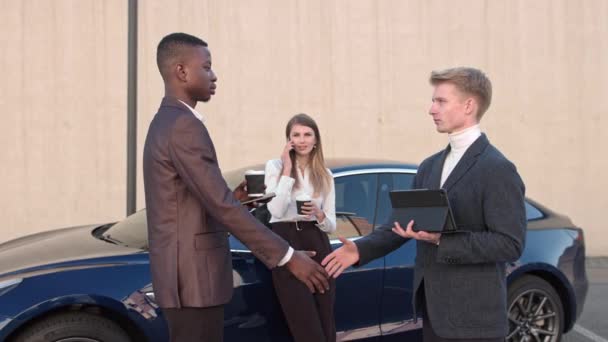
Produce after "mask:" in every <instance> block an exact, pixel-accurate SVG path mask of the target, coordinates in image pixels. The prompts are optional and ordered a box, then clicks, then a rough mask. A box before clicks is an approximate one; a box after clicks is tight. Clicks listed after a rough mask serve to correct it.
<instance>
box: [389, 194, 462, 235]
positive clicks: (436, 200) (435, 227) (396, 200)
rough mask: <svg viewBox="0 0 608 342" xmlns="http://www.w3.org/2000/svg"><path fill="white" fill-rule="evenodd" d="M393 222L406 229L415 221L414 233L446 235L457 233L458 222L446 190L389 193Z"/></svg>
mask: <svg viewBox="0 0 608 342" xmlns="http://www.w3.org/2000/svg"><path fill="white" fill-rule="evenodd" d="M389 196H390V199H391V204H392V207H393V213H392V217H391V219H392V221H393V222H394V221H397V222H399V224H400V225H401V226H402V227H403V228H405V227H406V226H407V224H408V223H409V222H410V220H414V227H413V230H414V231H426V232H433V233H445V232H453V231H456V222H455V221H454V215H453V214H452V209H451V208H450V203H449V201H448V194H447V192H446V191H445V189H437V190H428V189H417V190H395V191H391V192H390V193H389Z"/></svg>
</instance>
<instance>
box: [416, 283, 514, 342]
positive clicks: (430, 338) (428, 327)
mask: <svg viewBox="0 0 608 342" xmlns="http://www.w3.org/2000/svg"><path fill="white" fill-rule="evenodd" d="M418 298H422V300H421V302H422V340H423V341H424V342H457V341H470V342H504V340H505V339H504V338H474V339H471V338H443V337H439V336H437V334H435V331H434V330H433V325H432V324H431V320H430V319H429V316H428V314H427V312H426V300H425V299H424V293H423V295H422V296H419V297H418Z"/></svg>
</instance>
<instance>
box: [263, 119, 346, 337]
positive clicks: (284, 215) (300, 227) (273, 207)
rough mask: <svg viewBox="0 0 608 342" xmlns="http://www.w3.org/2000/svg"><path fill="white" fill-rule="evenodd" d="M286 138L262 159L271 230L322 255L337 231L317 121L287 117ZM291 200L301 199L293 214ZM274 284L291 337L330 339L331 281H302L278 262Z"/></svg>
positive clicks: (333, 287)
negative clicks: (320, 289)
mask: <svg viewBox="0 0 608 342" xmlns="http://www.w3.org/2000/svg"><path fill="white" fill-rule="evenodd" d="M285 135H286V138H287V143H286V144H285V147H284V148H283V151H282V153H281V158H280V159H274V160H270V161H268V163H266V176H265V183H266V191H268V192H274V193H276V197H275V198H273V199H272V200H271V201H270V202H269V203H268V210H269V211H270V214H271V215H272V217H271V219H270V224H271V226H272V229H273V231H274V232H275V233H277V234H278V235H279V236H281V237H282V238H284V239H285V240H286V241H287V242H288V243H289V245H290V246H292V247H293V248H294V249H296V250H307V251H315V252H316V255H315V256H314V257H313V259H314V260H315V261H316V262H318V263H321V260H323V258H324V257H325V256H326V255H328V254H329V253H331V245H330V243H329V238H328V236H327V234H329V233H331V232H333V231H335V230H336V204H335V202H336V198H335V197H336V195H335V189H334V181H333V176H332V174H331V171H330V170H329V169H327V168H326V167H325V160H324V158H323V147H322V145H321V135H320V133H319V128H318V127H317V124H316V122H315V121H314V120H313V119H312V118H311V117H310V116H308V115H306V114H297V115H295V116H294V117H292V118H291V119H290V120H289V122H287V127H286V129H285ZM296 199H297V200H298V201H303V200H304V201H306V202H305V203H304V205H303V206H302V209H301V213H300V214H298V210H297V205H296ZM272 280H273V283H274V288H275V291H276V294H277V297H278V299H279V302H280V303H281V308H282V309H283V313H284V315H285V319H286V320H287V325H288V326H289V330H290V332H291V335H292V336H293V338H294V341H295V342H311V341H315V342H335V341H336V324H335V319H334V301H335V297H336V296H335V290H336V285H335V280H334V279H333V278H331V279H330V289H329V290H328V291H326V292H324V293H310V291H309V290H308V288H307V287H306V285H304V284H303V283H302V282H300V281H298V280H297V279H296V278H294V277H293V276H292V275H291V274H290V273H289V272H288V271H287V270H285V269H284V268H283V267H277V268H275V269H273V271H272Z"/></svg>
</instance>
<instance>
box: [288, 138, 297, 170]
mask: <svg viewBox="0 0 608 342" xmlns="http://www.w3.org/2000/svg"><path fill="white" fill-rule="evenodd" d="M289 141H290V142H291V139H289ZM289 159H291V165H293V166H294V167H295V165H296V150H295V147H294V146H293V145H292V148H291V150H289Z"/></svg>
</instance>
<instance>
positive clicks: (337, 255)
mask: <svg viewBox="0 0 608 342" xmlns="http://www.w3.org/2000/svg"><path fill="white" fill-rule="evenodd" d="M338 239H340V241H342V244H343V245H342V247H340V248H338V249H336V250H335V251H333V252H331V253H330V254H329V255H328V256H326V257H325V259H323V261H321V265H323V266H324V267H325V270H326V271H327V273H328V274H329V275H330V276H332V277H334V278H338V277H339V276H340V274H342V272H343V271H344V270H345V269H347V268H349V267H351V266H352V265H354V264H355V263H357V261H359V249H357V245H355V243H354V242H352V241H350V240H347V239H345V238H343V237H339V238H338Z"/></svg>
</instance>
